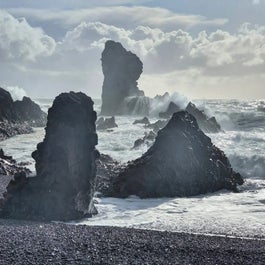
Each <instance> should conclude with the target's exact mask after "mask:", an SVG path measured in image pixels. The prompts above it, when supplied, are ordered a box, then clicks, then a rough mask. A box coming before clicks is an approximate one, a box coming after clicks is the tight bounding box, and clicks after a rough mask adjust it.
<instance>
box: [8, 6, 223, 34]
mask: <svg viewBox="0 0 265 265" xmlns="http://www.w3.org/2000/svg"><path fill="white" fill-rule="evenodd" d="M9 11H10V12H11V13H12V14H14V15H15V16H25V17H27V18H31V19H34V20H36V21H41V22H42V23H48V22H51V23H53V25H54V26H60V27H62V28H64V27H67V28H69V27H71V26H77V25H78V24H80V23H81V22H98V21H100V22H102V23H104V24H108V25H114V26H116V27H123V28H126V29H132V28H135V27H137V26H139V25H142V26H149V27H152V28H157V27H158V28H160V29H163V30H166V31H170V30H177V29H179V28H182V29H188V28H192V27H196V26H221V25H224V24H226V23H227V22H228V19H226V18H214V19H207V18H206V17H204V16H201V15H189V14H187V15H184V14H178V13H174V12H172V11H169V10H167V9H164V8H159V7H144V6H132V7H128V6H113V7H94V8H89V9H76V10H73V9H72V10H63V11H60V12H58V11H57V10H55V11H54V10H43V9H39V10H38V9H30V8H14V9H9Z"/></svg>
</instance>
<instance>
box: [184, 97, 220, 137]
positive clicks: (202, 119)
mask: <svg viewBox="0 0 265 265" xmlns="http://www.w3.org/2000/svg"><path fill="white" fill-rule="evenodd" d="M186 111H187V112H188V113H190V114H191V115H193V116H194V117H195V118H196V120H197V122H198V124H199V127H200V129H201V130H203V131H204V132H205V133H217V132H220V131H221V126H220V124H218V122H217V121H216V119H215V117H211V118H209V117H207V115H206V114H205V113H204V112H203V111H201V110H199V109H198V108H197V107H196V105H195V104H193V103H191V102H190V103H189V104H188V106H187V107H186Z"/></svg>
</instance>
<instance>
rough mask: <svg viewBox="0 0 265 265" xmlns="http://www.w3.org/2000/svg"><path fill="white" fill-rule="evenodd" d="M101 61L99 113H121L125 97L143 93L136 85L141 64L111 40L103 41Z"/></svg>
mask: <svg viewBox="0 0 265 265" xmlns="http://www.w3.org/2000/svg"><path fill="white" fill-rule="evenodd" d="M101 61H102V71H103V74H104V82H103V87H102V107H101V114H102V115H117V114H122V113H121V107H122V105H123V104H124V100H125V98H127V97H130V96H143V95H144V93H143V91H141V90H139V89H138V87H137V80H138V79H139V77H140V75H141V73H142V71H143V64H142V62H141V61H140V59H139V58H138V57H137V56H136V55H135V54H133V53H132V52H130V51H126V50H125V48H124V47H123V46H122V45H121V44H120V43H119V42H114V41H111V40H109V41H107V42H106V43H105V49H104V51H103V52H102V58H101Z"/></svg>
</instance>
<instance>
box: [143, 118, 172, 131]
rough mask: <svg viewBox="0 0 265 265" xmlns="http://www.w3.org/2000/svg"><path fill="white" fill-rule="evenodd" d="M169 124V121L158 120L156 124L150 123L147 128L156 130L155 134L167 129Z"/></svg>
mask: <svg viewBox="0 0 265 265" xmlns="http://www.w3.org/2000/svg"><path fill="white" fill-rule="evenodd" d="M167 123H168V120H158V121H156V122H154V123H150V124H149V125H147V128H151V129H153V130H154V132H155V133H157V132H158V131H159V130H160V129H162V128H163V127H165V126H166V124H167Z"/></svg>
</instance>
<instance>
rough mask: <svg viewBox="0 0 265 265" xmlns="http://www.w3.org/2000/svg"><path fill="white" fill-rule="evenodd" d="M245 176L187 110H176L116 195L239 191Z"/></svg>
mask: <svg viewBox="0 0 265 265" xmlns="http://www.w3.org/2000/svg"><path fill="white" fill-rule="evenodd" d="M241 184H243V178H242V176H241V175H240V174H238V173H235V172H234V171H233V169H232V167H231V164H230V162H229V160H228V158H227V157H226V156H225V154H224V153H223V152H222V151H221V150H220V149H218V148H217V147H216V146H214V145H213V144H212V142H211V139H210V138H209V137H208V136H206V135H205V134H204V133H203V132H202V131H201V130H200V129H199V127H198V124H197V121H196V119H195V118H194V117H193V116H192V115H190V114H189V113H188V112H185V111H181V112H177V113H174V114H173V116H172V118H171V119H170V121H169V122H168V124H167V125H166V126H165V127H164V128H163V129H162V130H160V131H159V132H158V136H157V137H156V140H155V143H154V145H153V146H152V147H151V148H150V149H149V150H148V151H147V152H146V153H145V154H144V155H143V156H142V157H141V158H139V159H136V160H135V161H132V162H130V163H129V164H128V166H127V167H126V168H125V169H124V170H123V171H122V172H121V173H120V174H119V176H118V177H117V178H116V179H115V181H114V184H113V190H112V191H113V194H112V196H114V197H127V196H129V195H137V196H139V197H141V198H148V197H175V196H193V195H198V194H205V193H208V192H214V191H217V190H221V189H228V190H233V191H236V190H237V185H241Z"/></svg>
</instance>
